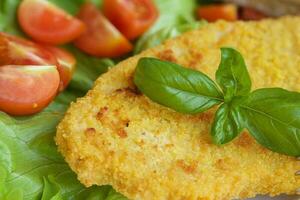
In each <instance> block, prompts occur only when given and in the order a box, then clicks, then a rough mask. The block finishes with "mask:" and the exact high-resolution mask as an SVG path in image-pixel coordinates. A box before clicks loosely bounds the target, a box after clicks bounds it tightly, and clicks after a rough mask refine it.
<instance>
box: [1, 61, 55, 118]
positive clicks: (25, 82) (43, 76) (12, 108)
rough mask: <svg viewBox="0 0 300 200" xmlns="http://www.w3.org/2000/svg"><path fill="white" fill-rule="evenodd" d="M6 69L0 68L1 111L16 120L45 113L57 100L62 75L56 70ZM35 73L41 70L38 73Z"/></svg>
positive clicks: (17, 67)
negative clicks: (54, 100) (53, 101)
mask: <svg viewBox="0 0 300 200" xmlns="http://www.w3.org/2000/svg"><path fill="white" fill-rule="evenodd" d="M42 67H43V66H19V65H6V66H1V67H0V110H1V111H4V112H6V113H8V114H11V115H15V116H22V115H31V114H34V113H37V112H39V111H41V110H42V109H44V108H45V107H46V106H47V105H48V104H49V103H50V102H51V101H52V100H53V99H54V97H55V96H56V94H57V89H58V86H59V80H60V79H59V74H58V71H57V70H56V67H55V66H46V67H48V68H49V69H46V70H44V71H43V70H40V68H42ZM44 67H45V66H44ZM34 68H35V69H39V70H38V72H36V70H34Z"/></svg>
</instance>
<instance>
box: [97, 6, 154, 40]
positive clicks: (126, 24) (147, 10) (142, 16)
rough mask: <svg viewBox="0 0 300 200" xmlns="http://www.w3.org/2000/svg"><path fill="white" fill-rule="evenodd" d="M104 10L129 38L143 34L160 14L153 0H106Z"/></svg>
mask: <svg viewBox="0 0 300 200" xmlns="http://www.w3.org/2000/svg"><path fill="white" fill-rule="evenodd" d="M103 12H104V15H105V16H106V17H107V18H108V19H109V20H110V21H111V22H112V24H114V25H115V26H116V27H117V28H118V29H119V31H120V32H121V33H122V34H123V35H124V36H125V37H126V38H128V39H129V40H133V39H136V38H137V37H138V36H140V35H142V34H143V33H144V32H145V31H147V30H148V29H149V28H150V27H151V25H152V24H153V23H154V22H155V21H156V19H157V18H158V16H159V12H158V10H157V8H156V6H155V4H154V3H153V2H152V0H104V2H103Z"/></svg>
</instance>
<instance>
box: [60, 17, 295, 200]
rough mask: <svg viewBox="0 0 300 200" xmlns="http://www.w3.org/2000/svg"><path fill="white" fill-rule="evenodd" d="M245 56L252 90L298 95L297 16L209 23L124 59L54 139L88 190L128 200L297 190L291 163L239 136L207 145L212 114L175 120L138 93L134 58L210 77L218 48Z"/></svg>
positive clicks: (208, 198) (223, 198)
mask: <svg viewBox="0 0 300 200" xmlns="http://www.w3.org/2000/svg"><path fill="white" fill-rule="evenodd" d="M223 46H226V47H233V48H236V49H237V50H238V51H240V52H241V53H242V55H243V56H244V58H245V61H246V63H247V66H248V70H249V73H250V76H251V78H252V82H253V88H254V89H256V88H261V87H282V88H285V89H288V90H292V91H300V18H299V17H285V18H281V19H278V20H264V21H260V22H234V23H229V22H224V21H219V22H217V23H215V24H208V25H206V26H205V27H202V28H201V29H199V30H196V31H192V32H189V33H186V34H184V35H182V36H180V37H178V38H176V39H172V40H169V41H167V42H165V43H164V44H163V45H161V46H158V47H155V48H153V49H150V50H147V51H144V52H143V53H141V54H139V55H137V56H134V57H132V58H129V59H127V60H125V61H123V62H121V63H119V64H118V65H117V66H115V67H114V68H112V69H111V70H109V71H108V72H107V73H106V74H104V75H102V76H101V77H100V78H99V79H98V80H97V81H96V83H95V85H94V88H93V89H92V90H90V91H89V92H88V94H87V95H86V96H85V97H83V98H81V99H78V101H77V102H76V103H73V104H72V105H71V107H70V108H69V110H68V111H67V113H66V115H65V117H64V119H63V120H62V122H61V123H60V124H59V126H58V129H57V136H56V143H57V145H58V147H59V150H60V152H61V153H62V154H63V155H64V157H65V159H66V161H67V162H68V163H69V165H70V166H71V168H72V169H73V170H74V171H75V172H76V173H77V174H78V179H79V180H80V181H81V182H82V183H83V184H84V185H86V186H91V185H106V184H110V185H112V186H113V187H114V188H115V189H116V190H117V191H119V192H120V193H122V194H124V195H125V196H126V197H128V198H129V199H143V200H160V199H162V200H164V199H170V200H176V199H191V200H192V199H198V200H230V199H234V198H248V197H253V196H255V195H257V194H270V195H278V194H280V193H287V194H294V193H295V192H296V189H297V188H300V178H297V177H296V176H295V172H296V171H297V170H299V169H300V163H299V161H297V160H296V158H294V157H289V156H285V155H282V154H278V153H274V152H271V151H269V150H267V149H266V148H264V147H262V146H261V145H259V144H258V143H257V142H256V141H255V140H254V139H253V138H252V137H250V135H249V134H248V133H247V132H246V131H244V132H243V133H242V135H241V136H240V137H238V138H237V139H235V140H234V141H233V142H231V143H229V144H226V145H224V146H221V147H219V146H216V145H214V144H212V140H211V137H210V127H211V124H212V120H213V119H212V117H213V114H214V112H215V110H213V111H208V112H205V113H202V114H197V115H187V114H180V113H177V112H175V111H173V110H170V109H168V108H166V107H163V106H161V105H158V104H156V103H154V102H152V101H151V100H150V99H148V98H147V97H146V96H144V95H142V94H141V93H139V92H138V91H137V89H136V87H135V86H134V84H133V74H134V70H135V67H136V64H137V61H138V60H139V58H141V57H156V58H160V59H163V60H168V61H171V62H175V63H178V64H180V65H183V66H185V67H190V68H193V69H196V70H199V71H202V72H204V73H205V74H207V75H208V76H210V77H211V78H214V74H215V72H216V69H217V67H218V64H219V62H220V50H219V49H220V47H223Z"/></svg>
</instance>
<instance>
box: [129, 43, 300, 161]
mask: <svg viewBox="0 0 300 200" xmlns="http://www.w3.org/2000/svg"><path fill="white" fill-rule="evenodd" d="M216 82H217V84H218V85H219V87H220V88H221V90H222V91H221V90H220V89H219V88H218V86H217V85H216V84H215V83H214V81H213V80H212V79H210V78H209V77H208V76H206V75H205V74H203V73H202V72H199V71H195V70H191V69H188V68H184V67H182V66H180V65H177V64H175V63H171V62H167V61H162V60H159V59H156V58H141V59H140V60H139V62H138V65H137V68H136V71H135V75H134V83H135V85H136V86H137V87H138V88H139V90H140V91H141V92H142V93H144V94H145V95H146V96H147V97H149V98H150V99H151V100H153V101H155V102H157V103H159V104H161V105H164V106H166V107H169V108H171V109H173V110H175V111H177V112H181V113H186V114H197V113H201V112H204V111H206V110H208V109H209V108H211V107H213V106H216V105H220V106H219V108H218V110H217V112H216V113H215V117H214V121H213V124H212V127H211V136H212V140H213V142H214V143H215V144H217V145H223V144H226V143H228V142H230V141H232V140H233V139H234V138H236V137H237V136H238V135H239V134H240V133H241V131H242V130H243V129H245V128H246V129H248V131H249V132H250V134H251V135H252V136H253V137H254V138H255V139H256V140H257V142H258V143H260V144H261V145H263V146H265V147H266V148H268V149H270V150H272V151H275V152H278V153H282V154H286V155H290V156H300V93H297V92H290V91H287V90H284V89H281V88H263V89H258V90H255V91H253V92H251V79H250V76H249V73H248V71H247V67H246V64H245V61H244V59H243V57H242V55H241V54H240V53H239V52H238V51H237V50H235V49H232V48H221V63H220V65H219V68H218V70H217V72H216Z"/></svg>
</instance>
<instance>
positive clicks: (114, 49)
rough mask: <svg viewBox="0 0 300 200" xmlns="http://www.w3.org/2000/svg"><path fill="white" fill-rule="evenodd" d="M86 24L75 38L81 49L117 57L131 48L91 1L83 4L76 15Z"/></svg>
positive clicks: (92, 53) (104, 55)
mask: <svg viewBox="0 0 300 200" xmlns="http://www.w3.org/2000/svg"><path fill="white" fill-rule="evenodd" d="M78 17H79V19H81V20H82V21H83V22H84V23H85V24H86V26H87V30H86V32H85V33H84V34H83V35H82V36H80V37H79V38H78V39H76V40H75V45H76V46H77V47H78V48H79V49H81V50H82V51H84V52H86V53H88V54H91V55H95V56H100V57H117V56H121V55H123V54H125V53H128V52H130V51H131V50H132V48H133V47H132V45H131V43H130V42H129V41H128V40H127V39H126V38H125V37H124V36H123V35H122V34H121V33H120V32H119V31H118V30H117V29H116V28H115V27H114V26H113V25H112V24H111V23H110V22H109V21H108V20H107V19H106V18H105V17H104V16H103V15H102V14H101V12H100V11H99V10H98V9H97V8H96V7H95V6H94V5H93V4H91V3H86V4H84V5H83V6H82V7H81V9H80V12H79V15H78Z"/></svg>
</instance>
